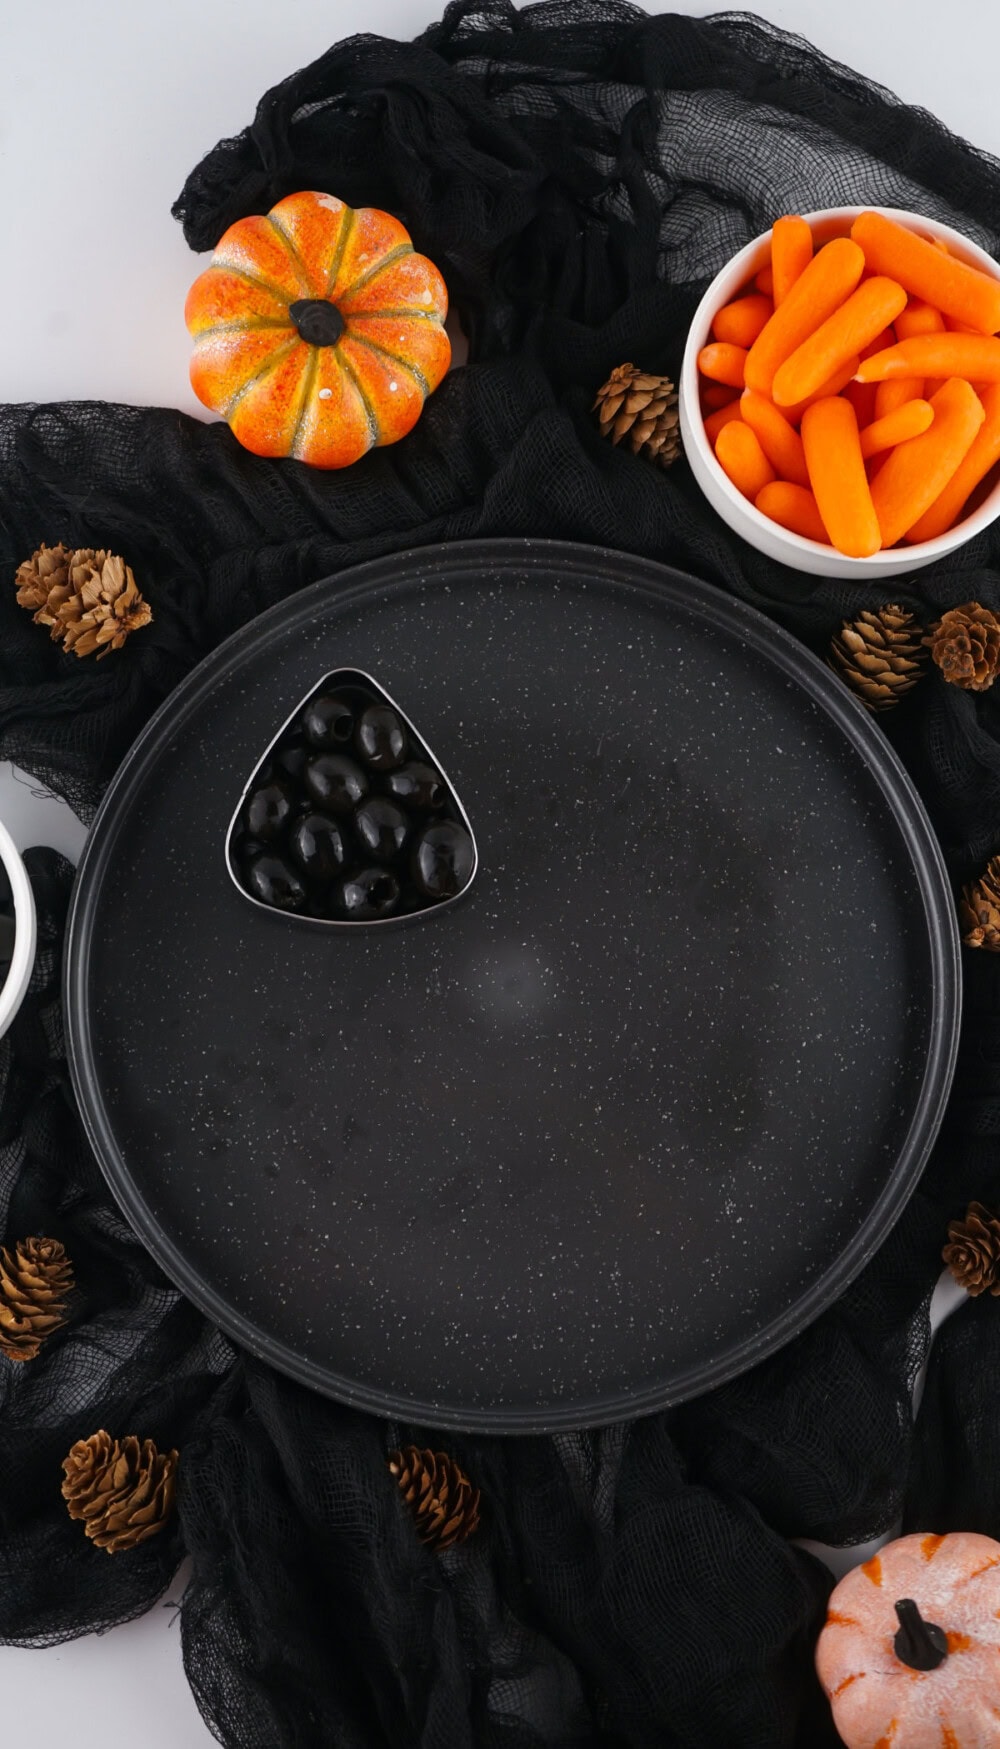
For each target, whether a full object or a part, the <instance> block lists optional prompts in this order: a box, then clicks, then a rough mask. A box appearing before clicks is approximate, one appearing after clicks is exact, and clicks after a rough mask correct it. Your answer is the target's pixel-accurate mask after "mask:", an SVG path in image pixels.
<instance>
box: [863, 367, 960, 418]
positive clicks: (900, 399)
mask: <svg viewBox="0 0 1000 1749" xmlns="http://www.w3.org/2000/svg"><path fill="white" fill-rule="evenodd" d="M856 386H857V387H858V388H859V389H874V390H875V412H874V414H873V415H872V417H873V418H875V419H886V418H888V416H889V414H890V413H895V411H896V408H897V407H905V405H906V403H907V401H917V400H919V399H920V398H921V396H923V398H924V400H929V399H930V396H929V395H924V379H923V377H893V378H892V379H891V380H890V381H889V382H887V383H858V384H857V385H856ZM938 386H939V387H940V384H939V385H938Z"/></svg>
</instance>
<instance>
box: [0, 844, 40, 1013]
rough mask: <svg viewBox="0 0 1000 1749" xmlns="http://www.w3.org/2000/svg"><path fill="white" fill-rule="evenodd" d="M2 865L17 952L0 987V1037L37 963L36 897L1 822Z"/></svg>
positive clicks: (20, 1000) (19, 1003) (0, 848)
mask: <svg viewBox="0 0 1000 1749" xmlns="http://www.w3.org/2000/svg"><path fill="white" fill-rule="evenodd" d="M0 862H2V863H3V866H4V869H5V870H6V873H7V878H8V880H9V881H10V887H11V892H12V893H13V896H14V953H13V957H12V959H11V962H10V967H9V969H8V972H7V976H6V979H5V980H4V983H3V985H2V986H0V1037H2V1036H3V1034H4V1033H5V1032H6V1031H7V1028H8V1027H9V1026H10V1023H11V1021H12V1020H13V1018H14V1016H15V1014H16V1013H17V1011H18V1009H19V1008H20V1006H21V1003H22V1001H23V1000H24V995H25V991H26V990H27V988H28V985H29V983H30V982H31V971H32V967H33V965H34V963H35V938H36V932H37V924H36V920H35V897H34V894H33V893H32V890H31V882H30V881H29V879H28V871H27V869H26V868H25V866H24V863H23V862H22V860H21V853H20V851H19V850H18V848H17V845H16V844H15V843H14V840H13V838H12V837H11V835H10V833H9V832H8V831H7V828H6V826H4V825H3V824H2V823H0Z"/></svg>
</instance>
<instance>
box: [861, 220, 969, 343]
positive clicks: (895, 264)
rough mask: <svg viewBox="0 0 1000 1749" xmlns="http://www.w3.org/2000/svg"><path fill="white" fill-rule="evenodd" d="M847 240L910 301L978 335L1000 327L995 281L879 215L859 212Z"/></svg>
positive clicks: (893, 221)
mask: <svg viewBox="0 0 1000 1749" xmlns="http://www.w3.org/2000/svg"><path fill="white" fill-rule="evenodd" d="M851 236H852V237H853V238H854V241H855V242H856V243H858V244H860V246H861V248H862V249H863V250H864V252H865V260H866V262H867V265H868V266H869V267H871V268H873V269H874V271H875V272H876V273H884V274H887V275H888V277H889V278H890V279H895V280H898V281H899V284H900V285H901V286H904V287H905V289H906V290H907V291H908V292H909V293H910V294H911V295H912V296H913V297H916V298H921V299H923V300H924V302H926V303H928V304H933V305H934V306H935V308H936V309H938V310H940V311H941V312H942V314H943V315H945V316H954V317H955V318H956V319H957V320H958V321H959V322H968V323H970V324H971V326H972V327H973V328H975V330H976V331H977V333H980V334H995V333H996V331H997V329H998V328H1000V280H997V279H993V278H992V277H991V275H990V274H987V273H982V272H980V270H979V268H977V267H968V266H967V265H966V263H965V262H964V261H957V260H956V259H955V257H954V256H953V255H950V254H949V253H948V252H947V250H943V249H940V248H937V247H935V244H934V243H929V242H927V241H926V240H925V239H924V238H923V237H918V236H917V234H916V232H915V231H910V230H907V229H906V227H905V225H900V224H897V223H896V220H895V219H888V218H886V217H885V215H884V214H882V213H875V212H864V213H862V214H861V215H860V217H858V218H856V219H855V221H854V223H853V225H852V226H851Z"/></svg>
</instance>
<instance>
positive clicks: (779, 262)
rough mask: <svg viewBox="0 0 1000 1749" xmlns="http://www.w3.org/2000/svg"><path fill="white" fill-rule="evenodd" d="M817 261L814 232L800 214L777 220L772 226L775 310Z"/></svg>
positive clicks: (772, 271) (772, 269) (772, 270)
mask: <svg viewBox="0 0 1000 1749" xmlns="http://www.w3.org/2000/svg"><path fill="white" fill-rule="evenodd" d="M812 257H813V240H812V232H811V231H810V229H809V226H808V225H807V224H806V221H805V219H803V218H800V217H799V215H798V213H788V214H786V216H785V217H784V218H781V219H775V221H774V224H773V225H772V226H771V273H772V275H773V278H774V304H775V308H777V306H778V305H779V304H781V303H784V301H785V299H786V298H787V296H788V294H789V292H790V291H791V289H792V286H793V285H794V284H795V281H796V280H797V279H798V278H799V276H800V274H802V273H804V272H805V270H806V268H807V267H808V266H809V263H810V261H811V260H812Z"/></svg>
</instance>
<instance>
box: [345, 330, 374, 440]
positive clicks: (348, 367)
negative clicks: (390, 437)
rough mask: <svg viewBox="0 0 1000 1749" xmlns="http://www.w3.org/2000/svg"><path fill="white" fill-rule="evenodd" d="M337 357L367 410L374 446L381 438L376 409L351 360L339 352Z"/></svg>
mask: <svg viewBox="0 0 1000 1749" xmlns="http://www.w3.org/2000/svg"><path fill="white" fill-rule="evenodd" d="M337 357H338V363H339V364H340V368H341V370H342V371H343V372H344V375H345V376H347V377H349V378H350V381H351V382H352V383H353V385H354V390H355V393H356V394H357V397H358V400H359V401H360V402H361V405H362V407H363V408H364V410H365V418H366V419H367V421H368V430H369V432H370V433H371V440H372V444H373V445H374V444H377V443H378V438H379V428H378V420H377V419H376V417H375V409H374V407H373V406H372V404H371V401H370V400H369V399H368V396H367V395H366V394H365V391H364V389H363V388H362V386H361V382H360V380H359V378H358V373H357V371H356V370H354V368H353V367H352V365H351V361H350V359H349V358H347V357H346V356H345V354H344V353H343V352H340V351H338V355H337Z"/></svg>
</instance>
